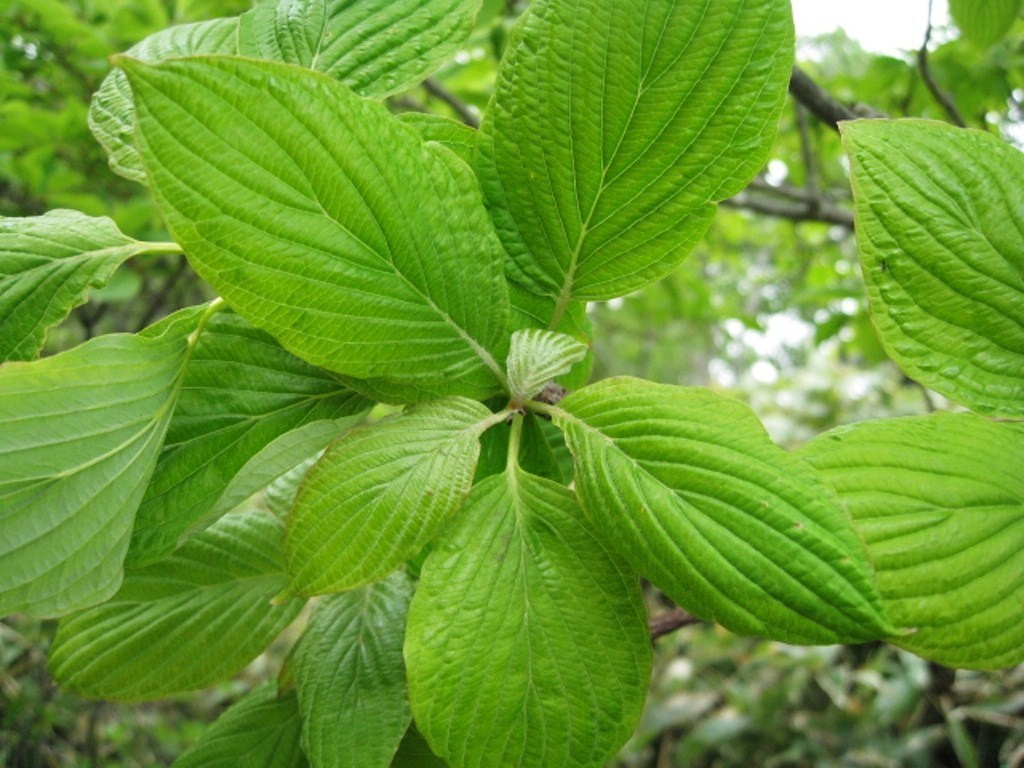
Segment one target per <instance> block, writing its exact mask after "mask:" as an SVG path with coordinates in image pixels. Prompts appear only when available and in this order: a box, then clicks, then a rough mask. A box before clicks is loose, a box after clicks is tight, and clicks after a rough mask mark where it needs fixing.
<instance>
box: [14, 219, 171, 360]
mask: <svg viewBox="0 0 1024 768" xmlns="http://www.w3.org/2000/svg"><path fill="white" fill-rule="evenodd" d="M150 247H151V246H149V245H147V244H146V243H140V242H139V241H138V240H133V239H132V238H130V237H128V236H126V235H123V234H121V232H120V230H118V228H117V225H116V224H114V222H113V221H111V220H110V219H108V218H104V217H92V216H86V215H85V214H83V213H78V212H77V211H67V210H57V211H50V212H49V213H46V214H44V215H43V216H30V217H26V218H22V219H17V218H6V217H0V362H2V361H4V360H32V359H33V358H35V357H36V355H37V354H38V353H39V350H40V348H41V347H42V346H43V342H44V341H45V339H46V332H47V331H48V330H49V329H50V328H51V327H52V326H54V325H56V324H57V323H59V322H60V321H61V320H63V319H64V318H65V317H67V315H68V312H70V311H71V310H72V309H74V308H75V307H77V306H78V305H79V304H82V303H84V302H85V300H86V296H87V294H88V292H89V290H90V289H91V288H99V287H101V286H103V285H105V284H106V282H107V280H109V279H110V276H111V275H112V274H113V273H114V270H115V269H117V268H118V266H120V265H121V263H122V262H124V261H125V260H126V259H128V258H131V257H132V256H135V255H137V254H139V253H142V252H144V251H146V250H148V249H149V248H150Z"/></svg>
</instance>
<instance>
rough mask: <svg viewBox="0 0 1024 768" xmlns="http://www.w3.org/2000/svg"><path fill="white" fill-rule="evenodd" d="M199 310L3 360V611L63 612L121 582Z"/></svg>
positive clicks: (0, 380)
mask: <svg viewBox="0 0 1024 768" xmlns="http://www.w3.org/2000/svg"><path fill="white" fill-rule="evenodd" d="M198 311H199V310H186V311H184V312H182V313H179V314H178V315H176V316H174V317H172V319H170V320H167V321H165V322H164V323H163V324H162V325H161V329H155V330H153V331H152V335H136V336H132V335H127V334H124V335H113V336H102V337H99V338H96V339H93V340H91V341H88V342H86V343H85V344H82V345H81V346H79V347H75V348H74V349H71V350H69V351H67V352H63V353H61V354H59V355H54V356H53V357H47V358H44V359H42V360H36V361H33V362H12V363H7V364H5V365H3V366H0V455H2V456H3V474H2V475H0V562H2V563H3V567H2V568H0V615H5V614H8V613H13V612H16V611H17V612H26V613H31V614H34V615H39V616H59V615H62V614H64V613H67V612H69V611H72V610H75V609H78V608H84V607H85V606H88V605H91V604H93V603H97V602H99V601H101V600H103V599H105V598H107V597H109V596H110V595H112V594H113V593H114V592H115V591H116V590H117V588H118V585H119V584H120V583H121V577H122V573H123V569H124V567H123V563H124V558H125V553H126V551H127V549H128V541H129V537H130V535H131V529H132V520H133V519H134V516H135V511H136V509H137V508H138V506H139V501H140V500H141V499H142V494H143V492H144V491H145V488H146V484H147V482H148V480H149V477H150V475H151V474H152V472H153V467H154V466H155V465H156V461H157V456H158V455H159V452H160V446H161V443H162V442H163V439H164V434H165V432H166V431H167V425H168V423H169V421H170V418H171V411H172V410H173V408H174V403H175V400H176V398H177V395H178V390H179V388H180V381H181V377H182V373H183V369H184V366H185V365H186V362H187V357H188V341H187V336H188V335H189V334H190V333H191V332H192V331H193V330H194V329H195V328H196V324H197V322H198V314H197V313H198ZM161 330H162V332H160V331H161Z"/></svg>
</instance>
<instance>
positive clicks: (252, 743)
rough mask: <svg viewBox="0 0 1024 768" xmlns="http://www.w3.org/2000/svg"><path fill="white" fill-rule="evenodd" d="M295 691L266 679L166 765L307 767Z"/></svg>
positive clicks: (183, 767) (188, 767) (193, 767)
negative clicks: (284, 691)
mask: <svg viewBox="0 0 1024 768" xmlns="http://www.w3.org/2000/svg"><path fill="white" fill-rule="evenodd" d="M301 721H302V718H301V716H300V715H299V707H298V702H297V701H296V698H295V693H294V692H293V693H289V694H285V695H284V696H279V695H278V692H277V690H276V687H275V686H274V683H273V682H271V681H267V682H265V683H263V684H262V685H260V686H259V687H257V688H255V689H254V690H252V691H250V692H249V693H247V694H246V695H245V696H244V697H242V698H241V699H239V700H238V701H236V702H235V703H234V704H232V705H231V706H230V707H228V709H227V710H226V711H225V712H224V714H222V715H221V716H220V717H219V718H217V720H216V721H215V722H214V723H213V724H212V725H210V726H209V727H208V728H207V729H206V730H205V731H203V735H202V736H200V737H199V741H197V742H196V743H195V744H194V745H192V746H191V747H189V748H188V749H187V750H185V751H184V752H183V753H182V755H181V757H179V758H178V759H177V760H175V761H174V763H173V765H172V766H171V768H240V767H241V766H245V768H307V766H309V761H308V760H306V756H305V755H304V754H303V752H302V746H301V744H300V742H299V734H300V728H301Z"/></svg>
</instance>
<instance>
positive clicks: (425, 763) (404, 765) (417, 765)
mask: <svg viewBox="0 0 1024 768" xmlns="http://www.w3.org/2000/svg"><path fill="white" fill-rule="evenodd" d="M391 768H448V763H446V762H445V761H444V760H442V759H441V758H440V757H438V756H437V755H435V754H434V753H433V751H431V749H430V745H429V744H427V742H426V739H424V738H423V736H422V734H420V732H419V731H417V730H416V728H415V726H412V727H410V728H409V730H408V731H407V732H406V734H405V738H404V739H402V743H401V745H399V747H398V752H397V754H395V759H394V760H392V761H391Z"/></svg>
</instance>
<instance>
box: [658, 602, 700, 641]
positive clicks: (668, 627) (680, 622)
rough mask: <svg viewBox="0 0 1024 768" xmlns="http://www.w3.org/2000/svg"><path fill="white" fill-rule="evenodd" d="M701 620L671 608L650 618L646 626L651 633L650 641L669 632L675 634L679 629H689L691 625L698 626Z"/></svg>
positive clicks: (678, 609) (680, 609) (679, 609)
mask: <svg viewBox="0 0 1024 768" xmlns="http://www.w3.org/2000/svg"><path fill="white" fill-rule="evenodd" d="M700 623H701V620H700V619H698V618H697V617H696V616H691V615H690V614H688V613H687V612H686V611H684V610H683V609H682V608H671V609H669V610H667V611H665V612H664V613H659V614H658V615H657V616H651V618H650V619H649V620H648V621H647V626H648V628H649V629H650V631H651V640H657V639H658V638H659V637H664V636H665V635H667V634H669V633H670V632H675V631H676V630H677V629H680V628H681V627H689V626H691V625H693V624H700Z"/></svg>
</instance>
